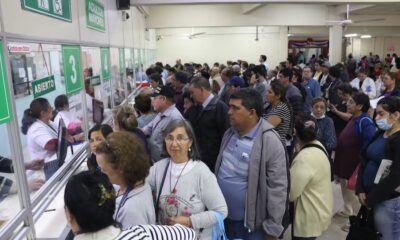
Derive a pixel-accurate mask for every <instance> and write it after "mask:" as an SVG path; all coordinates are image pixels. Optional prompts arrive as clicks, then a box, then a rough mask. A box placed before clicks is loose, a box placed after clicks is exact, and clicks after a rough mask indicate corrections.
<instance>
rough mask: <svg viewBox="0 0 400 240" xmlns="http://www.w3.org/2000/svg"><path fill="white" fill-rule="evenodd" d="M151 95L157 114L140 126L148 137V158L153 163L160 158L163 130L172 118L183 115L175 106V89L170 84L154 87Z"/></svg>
mask: <svg viewBox="0 0 400 240" xmlns="http://www.w3.org/2000/svg"><path fill="white" fill-rule="evenodd" d="M151 96H152V98H151V104H152V106H153V109H154V111H156V112H158V114H157V116H156V117H155V118H154V119H153V121H151V122H150V123H149V124H147V125H146V126H144V127H143V128H142V131H143V132H144V134H145V135H146V136H148V137H149V138H148V140H149V141H148V143H149V149H150V158H151V161H152V163H155V162H157V161H158V160H160V159H161V152H162V146H163V139H164V136H163V130H164V129H165V128H166V126H168V124H169V123H170V122H171V121H172V120H175V119H183V117H182V114H181V113H180V112H179V110H178V109H177V108H176V107H175V103H174V96H175V91H174V90H173V89H172V88H171V87H170V86H161V87H158V88H156V89H155V90H154V93H153V94H152V95H151Z"/></svg>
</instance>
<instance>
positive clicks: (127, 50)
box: [125, 48, 136, 94]
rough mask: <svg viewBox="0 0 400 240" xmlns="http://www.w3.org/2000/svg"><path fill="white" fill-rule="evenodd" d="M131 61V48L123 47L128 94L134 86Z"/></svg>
mask: <svg viewBox="0 0 400 240" xmlns="http://www.w3.org/2000/svg"><path fill="white" fill-rule="evenodd" d="M133 61H134V60H133V48H125V69H126V80H127V81H126V85H127V89H128V94H129V93H131V92H132V90H133V89H134V88H135V86H136V83H135V78H134V74H135V73H134V65H133Z"/></svg>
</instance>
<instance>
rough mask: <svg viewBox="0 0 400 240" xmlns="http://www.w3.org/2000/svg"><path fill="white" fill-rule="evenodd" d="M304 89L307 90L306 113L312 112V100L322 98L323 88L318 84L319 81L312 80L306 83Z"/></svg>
mask: <svg viewBox="0 0 400 240" xmlns="http://www.w3.org/2000/svg"><path fill="white" fill-rule="evenodd" d="M304 83H305V84H304V88H305V89H306V92H307V96H306V101H305V103H304V111H305V112H311V103H312V100H313V99H314V98H316V97H320V96H321V86H320V85H319V83H318V82H317V80H315V79H313V78H311V79H310V80H308V81H306V80H305V81H304Z"/></svg>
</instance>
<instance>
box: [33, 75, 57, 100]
mask: <svg viewBox="0 0 400 240" xmlns="http://www.w3.org/2000/svg"><path fill="white" fill-rule="evenodd" d="M32 89H33V98H37V97H40V96H43V95H45V94H46V93H49V92H52V91H54V90H56V82H55V81H54V75H51V76H48V77H45V78H42V79H38V80H35V81H33V82H32Z"/></svg>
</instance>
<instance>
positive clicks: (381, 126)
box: [376, 118, 393, 131]
mask: <svg viewBox="0 0 400 240" xmlns="http://www.w3.org/2000/svg"><path fill="white" fill-rule="evenodd" d="M376 125H377V126H378V128H379V129H381V130H383V131H387V130H389V129H391V128H392V127H393V124H390V123H388V121H387V118H382V119H379V120H377V121H376Z"/></svg>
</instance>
